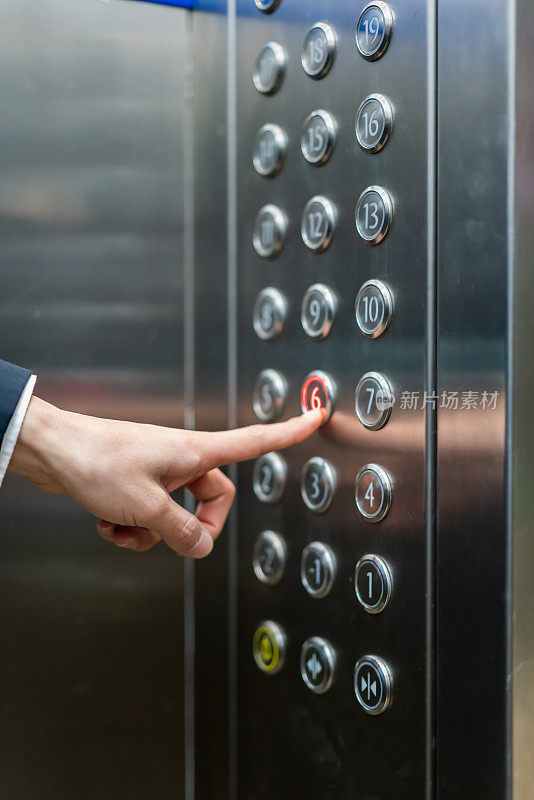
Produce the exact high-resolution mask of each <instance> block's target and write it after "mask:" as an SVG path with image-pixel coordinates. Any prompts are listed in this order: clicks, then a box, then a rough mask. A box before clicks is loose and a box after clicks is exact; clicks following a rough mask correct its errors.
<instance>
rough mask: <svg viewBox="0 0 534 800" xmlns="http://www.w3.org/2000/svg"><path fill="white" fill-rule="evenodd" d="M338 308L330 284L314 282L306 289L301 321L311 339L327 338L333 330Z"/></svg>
mask: <svg viewBox="0 0 534 800" xmlns="http://www.w3.org/2000/svg"><path fill="white" fill-rule="evenodd" d="M336 310H337V298H336V296H335V294H334V292H333V291H332V289H329V288H328V286H325V285H324V284H323V283H314V284H313V286H310V288H309V289H307V290H306V294H305V295H304V297H303V299H302V308H301V312H300V321H301V324H302V327H303V329H304V331H305V333H306V334H307V335H308V336H309V337H310V339H315V340H316V341H319V340H321V339H326V337H327V336H328V334H329V333H330V331H331V330H332V325H333V324H334V319H335V316H336Z"/></svg>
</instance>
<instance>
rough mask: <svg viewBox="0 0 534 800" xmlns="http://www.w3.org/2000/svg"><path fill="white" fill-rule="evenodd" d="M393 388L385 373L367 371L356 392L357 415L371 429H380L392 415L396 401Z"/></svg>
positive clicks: (365, 426)
mask: <svg viewBox="0 0 534 800" xmlns="http://www.w3.org/2000/svg"><path fill="white" fill-rule="evenodd" d="M394 399H395V398H394V396H393V389H392V388H391V384H390V383H389V381H388V379H387V378H386V377H385V375H382V374H381V373H380V372H366V373H365V375H362V377H361V378H360V380H359V382H358V385H357V386H356V391H355V393H354V405H355V409H356V416H357V417H358V419H359V420H360V422H361V423H362V425H363V426H364V428H368V429H369V430H371V431H377V430H380V428H383V427H384V425H385V424H386V423H387V421H388V420H389V418H390V416H391V409H392V407H393V403H394Z"/></svg>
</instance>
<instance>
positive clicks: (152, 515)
mask: <svg viewBox="0 0 534 800" xmlns="http://www.w3.org/2000/svg"><path fill="white" fill-rule="evenodd" d="M168 508H169V499H168V497H166V496H165V495H163V494H157V495H155V496H154V497H152V498H150V500H149V501H148V503H147V506H146V511H145V514H144V516H145V517H146V520H147V522H149V523H150V524H153V525H156V524H157V523H158V522H159V520H161V518H162V517H163V516H165V514H166V513H167V511H168Z"/></svg>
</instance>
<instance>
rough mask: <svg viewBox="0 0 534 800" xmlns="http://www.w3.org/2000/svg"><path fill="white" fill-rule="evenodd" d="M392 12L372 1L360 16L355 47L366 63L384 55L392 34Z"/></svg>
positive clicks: (388, 8) (383, 4)
mask: <svg viewBox="0 0 534 800" xmlns="http://www.w3.org/2000/svg"><path fill="white" fill-rule="evenodd" d="M393 21H394V20H393V12H392V10H391V8H390V7H389V6H388V4H387V3H382V2H380V0H374V2H372V3H368V4H367V5H366V6H365V8H364V9H363V11H362V13H361V14H360V19H359V20H358V24H357V26H356V45H357V47H358V50H359V51H360V55H362V56H363V57H364V58H365V59H366V60H367V61H376V60H377V59H378V58H380V56H382V55H384V53H385V52H386V50H387V47H388V45H389V42H390V39H391V34H392V33H393Z"/></svg>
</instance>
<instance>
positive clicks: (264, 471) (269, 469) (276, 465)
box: [252, 453, 287, 504]
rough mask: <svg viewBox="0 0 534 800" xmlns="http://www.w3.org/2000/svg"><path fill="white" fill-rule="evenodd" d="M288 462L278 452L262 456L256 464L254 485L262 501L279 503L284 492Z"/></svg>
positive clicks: (253, 475) (255, 492)
mask: <svg viewBox="0 0 534 800" xmlns="http://www.w3.org/2000/svg"><path fill="white" fill-rule="evenodd" d="M286 478H287V464H286V462H285V460H284V459H283V458H282V456H280V455H278V453H267V454H266V455H264V456H260V457H259V458H258V459H257V460H256V463H255V464H254V470H253V472H252V487H253V489H254V494H255V495H256V497H257V498H258V500H261V502H262V503H270V504H273V503H277V502H278V501H279V500H280V498H281V497H282V495H283V493H284V489H285V487H286Z"/></svg>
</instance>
